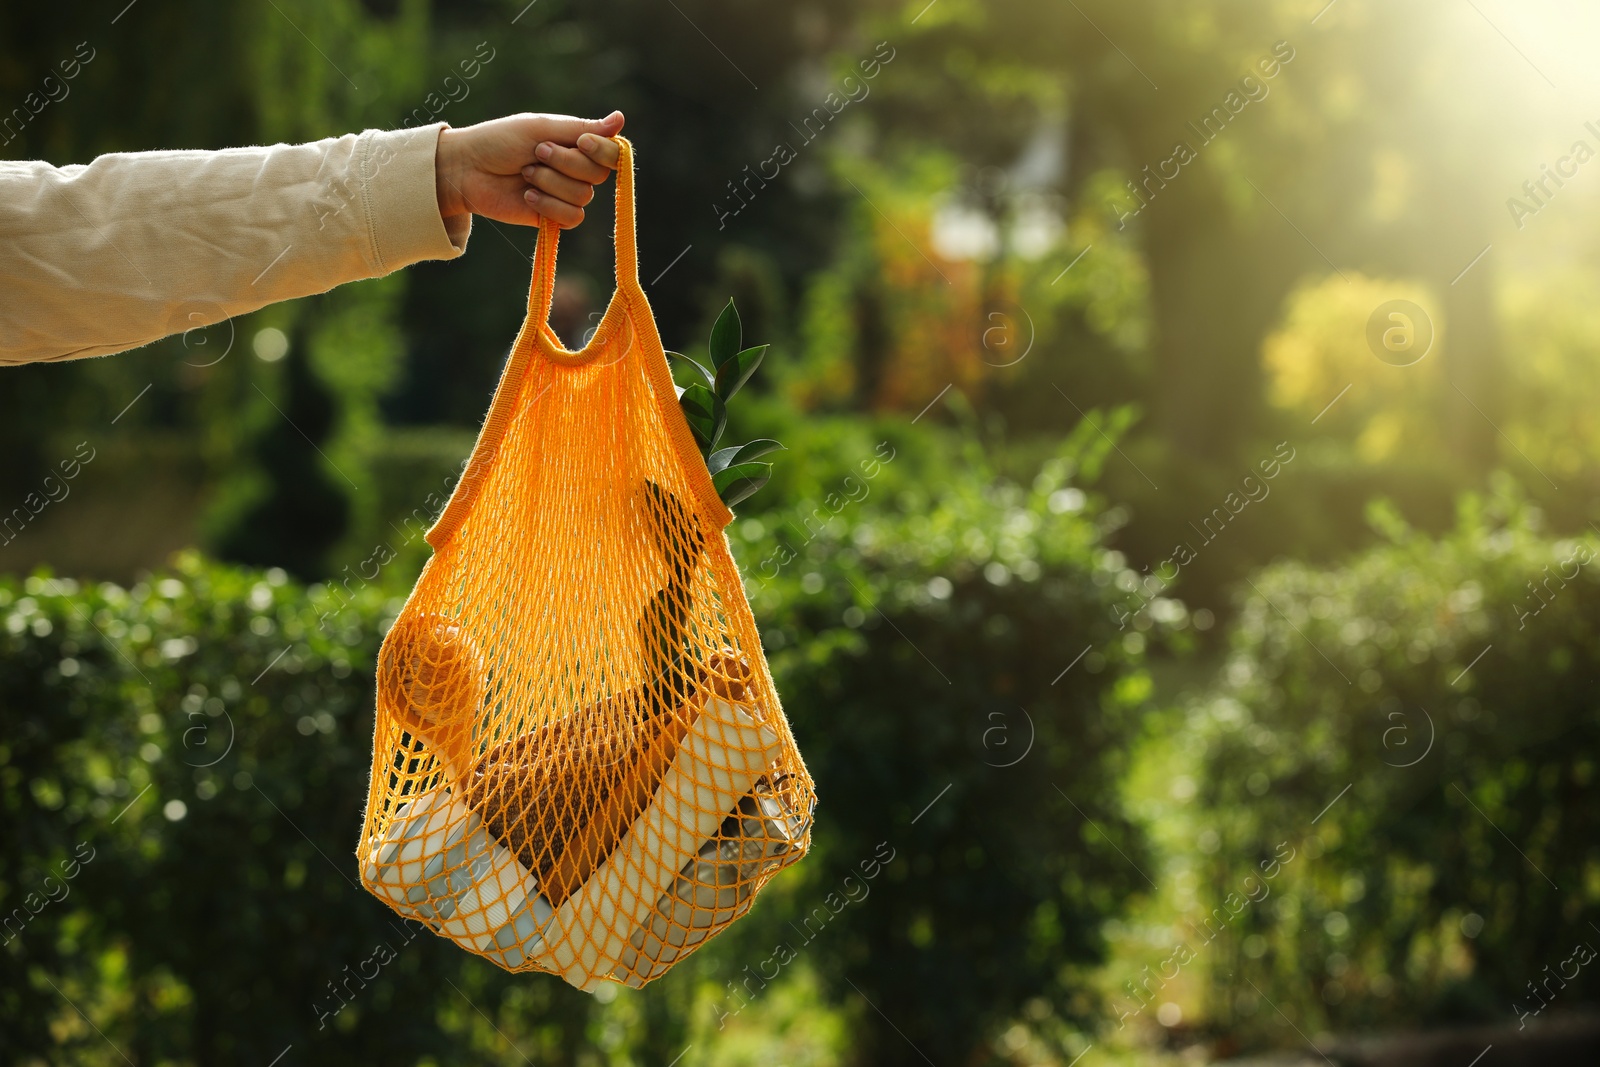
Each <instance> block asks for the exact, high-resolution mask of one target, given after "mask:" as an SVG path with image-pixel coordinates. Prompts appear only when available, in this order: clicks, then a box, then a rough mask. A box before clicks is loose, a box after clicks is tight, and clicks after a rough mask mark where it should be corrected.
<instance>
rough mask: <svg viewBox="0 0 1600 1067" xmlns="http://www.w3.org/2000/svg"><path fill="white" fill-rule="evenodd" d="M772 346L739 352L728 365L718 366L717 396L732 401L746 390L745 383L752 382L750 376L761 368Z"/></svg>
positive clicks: (721, 364) (759, 346) (762, 346)
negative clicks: (762, 360)
mask: <svg viewBox="0 0 1600 1067" xmlns="http://www.w3.org/2000/svg"><path fill="white" fill-rule="evenodd" d="M770 347H771V346H770V345H756V346H755V347H754V348H747V349H745V350H744V351H743V352H739V353H737V354H735V355H734V357H733V358H732V359H730V360H728V361H727V362H726V363H719V364H717V380H716V382H715V383H714V385H715V388H716V390H717V395H718V396H720V397H721V398H722V399H724V400H732V399H733V394H734V393H737V392H738V391H739V390H740V389H743V388H744V383H745V382H747V381H749V380H750V375H752V374H754V373H755V372H756V368H757V367H759V366H761V357H762V356H765V355H766V354H767V349H768V348H770Z"/></svg>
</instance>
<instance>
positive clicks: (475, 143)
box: [434, 111, 623, 230]
mask: <svg viewBox="0 0 1600 1067" xmlns="http://www.w3.org/2000/svg"><path fill="white" fill-rule="evenodd" d="M622 123H623V117H622V112H620V111H613V112H612V113H611V114H610V115H608V116H606V117H605V118H603V119H578V118H573V117H572V116H570V115H508V116H507V117H505V118H503V119H491V120H490V121H488V122H480V123H478V124H477V125H476V126H467V127H465V128H463V129H459V130H452V129H449V128H446V129H443V130H440V131H439V147H438V150H437V152H436V154H435V156H434V178H435V182H436V184H437V186H438V193H439V215H440V217H441V218H443V219H444V220H445V222H446V223H448V222H449V221H450V220H451V219H452V218H453V217H458V216H464V215H468V214H472V215H482V216H483V217H484V218H489V219H494V220H495V221H496V222H509V223H513V224H515V225H519V226H537V225H538V224H539V219H540V217H541V216H542V217H545V218H548V219H550V220H551V221H553V222H554V223H555V224H556V225H558V226H560V227H561V228H562V229H564V230H566V229H571V228H572V227H574V226H576V225H577V224H578V223H580V222H582V221H583V209H584V206H585V205H586V204H588V203H589V201H590V200H592V199H594V187H595V186H596V185H599V184H600V183H601V182H603V181H605V180H606V179H607V178H608V177H610V176H611V172H612V171H613V170H614V169H616V166H617V155H618V148H617V143H616V142H615V141H613V140H611V138H612V137H613V136H615V135H616V134H617V133H619V132H621V130H622Z"/></svg>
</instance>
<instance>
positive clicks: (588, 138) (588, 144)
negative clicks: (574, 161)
mask: <svg viewBox="0 0 1600 1067" xmlns="http://www.w3.org/2000/svg"><path fill="white" fill-rule="evenodd" d="M599 145H600V138H598V137H596V136H595V135H594V134H592V133H586V134H584V135H583V136H581V137H579V138H578V147H579V148H581V149H583V150H584V151H585V152H593V151H594V150H595V149H596V148H597V147H599Z"/></svg>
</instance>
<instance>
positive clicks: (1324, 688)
mask: <svg viewBox="0 0 1600 1067" xmlns="http://www.w3.org/2000/svg"><path fill="white" fill-rule="evenodd" d="M1371 518H1372V521H1373V523H1374V525H1375V526H1376V527H1378V529H1379V530H1380V531H1381V532H1382V533H1383V534H1384V535H1385V537H1386V539H1387V543H1386V544H1384V545H1383V546H1381V547H1379V548H1376V549H1373V550H1371V551H1368V552H1365V553H1363V554H1362V555H1360V556H1358V557H1356V558H1354V559H1353V560H1351V561H1349V562H1348V563H1347V564H1346V565H1344V566H1341V567H1335V568H1327V569H1317V568H1311V567H1306V566H1303V565H1298V564H1283V565H1279V566H1274V567H1271V568H1269V569H1267V570H1266V571H1264V572H1263V573H1261V574H1259V575H1258V576H1256V578H1255V579H1254V582H1253V586H1254V587H1253V589H1251V590H1250V594H1251V595H1250V596H1248V597H1247V598H1246V599H1245V601H1244V605H1243V611H1242V614H1241V616H1240V619H1239V621H1238V623H1237V625H1236V626H1235V628H1234V631H1233V634H1232V646H1231V647H1232V654H1231V658H1230V659H1229V661H1228V663H1227V665H1226V667H1225V669H1224V670H1223V672H1222V678H1221V679H1220V680H1219V682H1218V684H1217V686H1216V687H1215V689H1214V690H1213V692H1212V693H1211V694H1210V695H1209V696H1208V697H1207V698H1206V699H1205V700H1204V701H1203V702H1201V703H1200V704H1199V705H1198V706H1196V707H1195V708H1194V709H1193V711H1192V713H1191V715H1190V718H1189V723H1188V728H1187V731H1186V733H1185V735H1184V737H1183V740H1182V745H1183V746H1184V747H1185V748H1186V750H1187V753H1188V758H1189V759H1190V760H1192V761H1193V764H1194V765H1195V767H1196V770H1195V774H1196V776H1197V777H1198V778H1199V785H1198V792H1197V795H1196V796H1195V798H1194V800H1193V801H1192V802H1191V803H1192V804H1193V805H1196V806H1197V810H1195V811H1193V812H1192V818H1193V825H1194V826H1196V828H1197V829H1198V831H1199V832H1198V833H1197V834H1196V836H1195V837H1194V839H1193V843H1191V844H1190V845H1189V846H1188V847H1187V848H1186V850H1185V856H1184V860H1185V862H1186V863H1187V865H1188V866H1190V867H1191V868H1192V869H1193V870H1194V871H1195V872H1197V873H1198V875H1199V878H1198V885H1199V887H1200V889H1199V892H1198V898H1199V908H1198V910H1199V912H1200V913H1202V914H1210V913H1212V912H1213V910H1214V909H1216V908H1219V907H1223V908H1226V907H1228V905H1227V904H1225V897H1226V894H1227V893H1229V892H1232V891H1235V890H1237V889H1238V887H1239V882H1240V879H1241V878H1242V877H1244V876H1246V875H1251V874H1255V873H1257V872H1256V870H1255V868H1256V866H1257V863H1258V861H1259V860H1261V859H1263V858H1266V857H1269V856H1271V855H1272V853H1273V849H1274V846H1275V845H1276V843H1278V842H1283V841H1287V842H1289V845H1290V847H1291V849H1294V850H1297V853H1296V854H1297V856H1298V858H1297V859H1295V860H1293V861H1292V862H1289V863H1287V864H1285V865H1284V868H1283V870H1284V873H1283V875H1282V876H1281V877H1280V878H1278V879H1277V880H1276V881H1275V882H1274V883H1273V884H1272V889H1271V896H1272V899H1270V900H1263V901H1261V902H1260V903H1259V904H1255V905H1251V906H1250V913H1249V914H1248V915H1245V916H1243V917H1242V919H1241V920H1240V921H1239V922H1236V923H1232V924H1230V925H1229V930H1228V932H1227V934H1226V935H1225V936H1224V937H1222V938H1220V939H1218V940H1217V943H1216V945H1215V946H1213V954H1212V956H1211V961H1212V965H1211V968H1210V973H1211V976H1212V982H1211V1001H1212V1003H1211V1005H1210V1012H1211V1015H1212V1017H1213V1018H1214V1019H1215V1020H1216V1021H1217V1022H1218V1023H1219V1024H1221V1025H1224V1026H1236V1027H1239V1028H1241V1029H1243V1030H1245V1031H1247V1032H1248V1031H1251V1030H1255V1031H1257V1032H1258V1033H1260V1032H1263V1031H1274V1032H1276V1031H1279V1030H1280V1029H1281V1023H1280V1021H1279V1020H1278V1017H1277V1014H1276V1012H1275V1011H1274V1010H1273V1009H1272V1008H1271V1007H1268V1006H1267V1005H1266V1004H1265V1003H1263V1001H1262V995H1261V993H1262V991H1270V992H1269V993H1268V995H1270V996H1271V998H1272V1000H1273V1001H1274V1002H1275V1003H1276V1004H1277V1006H1278V1007H1279V1008H1281V1009H1282V1010H1284V1011H1285V1012H1287V1013H1288V1014H1289V1015H1290V1017H1292V1018H1295V1019H1296V1020H1299V1026H1300V1028H1301V1029H1302V1030H1303V1031H1305V1032H1307V1033H1313V1032H1316V1030H1317V1029H1320V1028H1324V1027H1326V1028H1329V1029H1336V1030H1350V1029H1355V1028H1367V1027H1376V1026H1386V1025H1400V1024H1402V1023H1408V1022H1409V1023H1414V1022H1415V1021H1416V1020H1417V1019H1422V1020H1425V1021H1434V1022H1439V1021H1444V1020H1449V1019H1468V1018H1470V1019H1485V1018H1495V1017H1508V1016H1513V1015H1516V1014H1520V1013H1522V1012H1528V1013H1530V1015H1531V1014H1534V1013H1537V1011H1538V1010H1539V1009H1540V1007H1541V1004H1543V1003H1546V1002H1549V1003H1550V1004H1551V1005H1552V1006H1553V1007H1554V1009H1555V1010H1557V1011H1563V1010H1571V1009H1575V1008H1580V1007H1583V1006H1585V1005H1591V1004H1593V1003H1594V1002H1595V1000H1596V996H1597V994H1600V970H1597V969H1595V968H1582V967H1580V968H1579V973H1578V974H1577V975H1576V976H1575V977H1574V976H1573V975H1572V974H1571V973H1570V971H1571V970H1572V968H1571V967H1570V966H1567V967H1565V968H1563V963H1564V961H1567V960H1569V959H1570V958H1571V957H1572V954H1573V950H1574V946H1575V944H1577V943H1579V942H1587V943H1589V944H1596V943H1600V935H1597V934H1596V932H1595V928H1594V926H1592V925H1591V924H1592V923H1594V922H1597V921H1600V888H1597V886H1600V882H1597V878H1596V876H1597V872H1600V851H1597V844H1596V842H1597V841H1600V806H1597V805H1596V804H1595V803H1594V796H1595V793H1594V789H1595V774H1596V767H1597V763H1600V699H1597V697H1596V691H1595V679H1596V677H1597V675H1600V568H1597V566H1596V565H1595V563H1594V561H1595V559H1596V556H1597V555H1600V540H1597V539H1596V538H1594V537H1592V536H1587V535H1586V536H1584V537H1582V538H1575V539H1551V538H1549V537H1547V536H1544V535H1542V534H1541V533H1540V530H1539V517H1538V514H1537V512H1535V511H1533V510H1532V509H1530V508H1528V507H1527V506H1526V505H1525V504H1523V503H1522V502H1520V500H1519V499H1517V497H1516V496H1515V495H1513V494H1511V493H1510V491H1509V489H1507V488H1506V487H1505V486H1502V487H1501V490H1500V495H1499V496H1497V497H1496V498H1494V499H1492V500H1485V499H1482V498H1475V497H1474V498H1468V499H1467V500H1466V501H1465V502H1464V503H1463V505H1462V507H1461V509H1460V516H1459V521H1458V523H1457V526H1456V528H1455V530H1454V531H1453V532H1452V533H1450V534H1448V535H1447V536H1445V537H1442V538H1440V539H1437V540H1435V539H1433V538H1429V537H1425V536H1423V535H1421V534H1418V533H1416V532H1414V531H1412V530H1410V529H1408V528H1406V527H1405V526H1404V525H1403V524H1402V523H1401V522H1400V520H1399V519H1398V518H1397V517H1396V515H1395V514H1394V512H1393V511H1392V510H1391V509H1388V508H1385V507H1378V508H1375V509H1374V510H1373V511H1372V513H1371ZM1324 809H1326V810H1324ZM1561 970H1565V971H1567V972H1569V973H1567V975H1566V979H1565V980H1557V981H1556V982H1554V983H1552V984H1550V985H1549V986H1548V992H1544V994H1543V996H1542V997H1540V998H1536V997H1535V996H1534V995H1533V993H1532V992H1531V990H1530V986H1529V983H1530V982H1531V983H1533V986H1534V987H1536V988H1539V989H1540V990H1541V991H1544V990H1545V986H1544V983H1545V981H1546V980H1547V979H1548V977H1549V976H1550V974H1551V973H1552V972H1555V971H1561ZM1230 972H1231V976H1230ZM1247 983H1253V985H1254V988H1252V986H1251V984H1247Z"/></svg>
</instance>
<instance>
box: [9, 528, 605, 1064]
mask: <svg viewBox="0 0 1600 1067" xmlns="http://www.w3.org/2000/svg"><path fill="white" fill-rule="evenodd" d="M398 608H399V601H398V600H396V599H392V598H390V597H388V596H386V595H385V594H384V593H382V592H381V591H379V590H378V588H377V587H375V586H368V587H364V588H358V589H356V590H355V591H354V592H346V591H345V590H344V589H342V588H340V587H317V586H313V587H311V588H309V589H307V588H303V587H300V586H296V585H294V584H293V583H291V582H289V581H288V580H287V579H286V576H285V575H284V573H283V572H282V571H268V572H266V573H265V574H262V573H257V572H249V571H243V570H237V569H233V568H228V567H221V566H216V565H212V564H207V563H203V562H202V561H200V560H199V559H198V558H197V557H195V556H189V557H186V558H185V559H184V560H182V561H181V562H180V563H179V565H178V569H177V570H176V571H175V572H172V573H168V574H164V575H160V576H157V577H154V578H151V579H150V580H148V581H145V582H141V583H139V584H137V585H135V586H133V587H132V588H128V589H123V588H119V587H116V586H112V585H109V584H108V585H99V586H79V585H78V584H77V583H74V582H71V581H68V580H55V579H52V578H49V577H47V576H42V575H41V576H36V577H32V578H29V579H27V580H26V581H15V580H6V581H5V582H3V583H0V707H3V708H4V709H5V721H6V724H7V729H6V735H5V737H4V739H3V743H0V810H3V818H4V820H5V823H6V826H7V828H8V829H7V832H6V833H5V834H4V835H0V885H3V886H4V894H3V901H4V906H5V909H6V913H7V915H8V916H12V917H15V916H18V914H19V913H18V910H17V909H24V910H23V912H22V915H27V914H28V912H29V911H30V910H37V914H36V915H32V916H31V918H27V919H26V920H19V921H21V922H22V925H21V928H20V931H17V930H16V929H15V926H16V925H17V924H16V923H14V924H13V926H11V927H7V929H6V932H5V936H6V941H5V944H4V945H3V947H0V1017H4V1018H5V1019H6V1028H5V1037H4V1045H5V1050H6V1052H5V1058H7V1059H8V1060H15V1059H18V1058H22V1059H27V1058H28V1057H30V1056H36V1057H47V1058H50V1059H57V1058H65V1059H67V1060H70V1061H71V1062H85V1063H89V1062H94V1063H98V1062H108V1063H109V1062H120V1061H119V1060H117V1058H116V1057H115V1056H114V1055H111V1054H110V1052H109V1050H108V1049H107V1048H106V1044H105V1043H106V1041H107V1040H109V1041H110V1042H112V1043H114V1044H115V1045H116V1046H117V1047H118V1048H119V1049H121V1050H123V1051H125V1052H126V1053H127V1054H128V1055H129V1056H130V1057H132V1058H133V1060H134V1061H136V1062H140V1063H153V1062H171V1061H188V1062H202V1063H204V1062H238V1061H241V1060H245V1059H255V1058H261V1057H262V1055H263V1050H266V1049H269V1048H270V1050H271V1051H270V1052H267V1053H265V1055H266V1056H267V1057H268V1058H270V1056H271V1055H275V1054H276V1053H277V1051H278V1050H281V1049H282V1048H283V1047H284V1046H286V1045H288V1044H291V1043H292V1044H293V1045H294V1046H295V1052H294V1056H295V1057H296V1060H297V1062H302V1063H330V1064H333V1063H352V1062H389V1063H398V1062H416V1061H417V1060H418V1059H420V1058H423V1057H431V1058H432V1061H433V1062H435V1063H440V1064H445V1063H476V1062H482V1058H481V1057H482V1054H483V1052H484V1051H486V1050H487V1049H489V1048H495V1049H496V1050H497V1051H498V1050H499V1049H501V1048H503V1041H504V1039H503V1038H499V1037H497V1036H496V1034H495V1032H494V1030H493V1026H492V1025H491V1024H489V1023H486V1022H485V1021H484V1019H483V1018H482V1017H480V1016H479V1015H478V1014H477V1013H476V1010H475V1009H481V1010H482V1011H483V1012H485V1013H486V1014H487V1016H488V1018H489V1019H490V1020H493V1023H494V1024H498V1026H499V1027H500V1028H501V1029H502V1030H506V1031H507V1032H509V1033H512V1034H514V1035H515V1040H516V1041H517V1043H518V1045H519V1046H520V1047H521V1048H522V1049H523V1050H524V1051H525V1052H526V1053H527V1054H528V1055H532V1056H536V1057H537V1058H538V1060H539V1062H541V1063H569V1064H570V1063H574V1062H576V1061H577V1060H578V1059H579V1058H580V1057H581V1056H582V1054H583V1053H582V1050H583V1049H584V1048H585V1047H586V1046H587V1041H586V1039H585V1036H584V1027H585V1023H586V1019H587V1016H588V1007H587V1006H588V1005H589V1004H591V1003H592V1000H591V998H588V997H586V996H583V995H582V994H579V993H577V992H576V991H574V990H571V989H568V988H566V987H564V986H562V985H561V984H560V983H555V982H550V983H542V984H539V985H537V986H536V987H532V988H530V987H529V986H528V985H527V984H526V983H525V982H522V981H518V980H514V979H512V978H510V977H509V976H506V975H504V974H502V973H500V972H498V971H496V970H495V969H494V968H492V967H489V966H486V965H484V964H483V963H482V962H481V961H478V960H474V959H471V958H470V957H467V956H465V955H464V954H462V953H461V952H460V951H459V950H457V949H455V948H454V947H453V946H451V945H449V944H448V943H447V942H444V941H443V940H441V939H439V938H437V937H435V936H433V935H432V934H431V933H429V932H427V931H425V930H422V929H421V928H420V927H418V926H416V925H414V924H408V923H405V922H403V921H401V920H399V919H397V918H396V917H395V916H394V915H393V913H392V912H390V911H389V909H387V908H386V907H384V906H383V905H382V904H381V903H379V902H378V901H377V900H376V899H373V898H372V897H370V895H369V894H367V893H366V892H364V891H363V890H361V889H360V887H359V885H358V884H357V882H356V880H355V869H354V860H353V859H352V858H351V857H352V853H353V851H354V847H355V841H354V838H353V836H352V834H353V831H354V830H355V829H356V828H357V827H358V826H359V819H360V812H361V809H362V805H363V803H364V802H365V792H366V781H367V776H368V773H369V770H370V767H371V753H370V746H371V738H372V714H373V712H372V707H373V698H372V669H373V666H372V665H373V660H374V657H375V654H376V651H377V644H378V639H379V635H380V633H381V631H382V628H383V627H384V626H385V625H386V624H387V622H388V620H389V619H391V618H392V616H393V613H394V612H396V611H398ZM80 845H83V846H86V852H87V854H88V855H90V856H91V858H90V859H89V860H88V862H84V863H82V864H81V868H80V869H79V870H77V871H75V872H74V874H75V877H72V878H70V879H69V880H66V881H65V886H66V890H67V891H66V892H65V893H62V892H61V890H60V888H59V887H60V885H61V884H62V882H61V881H60V872H62V871H63V870H64V867H63V864H65V863H66V862H67V861H68V860H70V859H72V858H73V856H74V853H75V850H77V849H78V848H79V846H80ZM85 854H86V853H85V852H78V853H77V856H78V858H79V859H80V860H81V859H82V858H83V856H84V855H85ZM66 869H70V868H66ZM52 875H54V876H55V880H54V881H49V880H47V879H50V878H51V876H52ZM28 894H37V895H38V897H45V896H46V895H47V894H53V895H55V896H57V897H58V898H59V899H57V900H56V901H54V902H49V903H46V904H45V905H44V906H43V907H39V905H38V903H37V898H36V897H32V896H29V895H28ZM379 944H386V945H388V946H389V947H390V949H391V950H392V951H393V952H394V954H395V958H394V960H393V961H392V962H390V963H388V964H387V965H385V966H383V967H382V969H381V971H379V973H378V976H377V977H376V978H370V976H371V973H372V967H373V964H372V963H370V962H368V961H370V960H371V959H372V957H373V955H374V951H375V947H376V946H377V945H379ZM362 971H365V972H366V973H367V975H368V976H369V979H370V980H368V981H363V980H362V979H361V978H360V977H359V973H360V972H362ZM352 975H357V976H358V977H356V978H352V977H351V976H352ZM444 979H449V981H450V982H453V983H454V984H455V986H457V987H459V989H460V992H459V993H458V992H456V991H455V990H453V989H452V988H451V986H450V985H449V984H447V983H446V982H445V981H444ZM346 982H348V983H349V984H348V985H345V984H344V983H346ZM330 983H332V984H331V985H330ZM336 987H337V988H339V989H340V991H341V993H342V996H338V997H336V996H335V992H334V989H335V988H336ZM441 989H442V990H443V992H442V993H441ZM58 990H59V992H58ZM67 998H70V999H71V1003H72V1005H76V1009H81V1010H82V1011H83V1012H84V1013H85V1014H86V1015H87V1017H88V1019H89V1021H90V1023H92V1024H93V1028H91V1026H90V1024H89V1023H86V1022H84V1021H83V1020H82V1019H81V1018H80V1017H78V1016H77V1014H76V1010H75V1008H74V1007H73V1006H71V1005H69V1004H68V1002H67ZM467 998H470V1001H471V1004H470V1005H469V1004H468V1003H467ZM346 1000H348V1002H349V1003H348V1004H347V1005H346V1006H344V1007H343V1008H342V1010H337V1011H336V1009H339V1008H340V1005H341V1004H342V1003H343V1002H344V1001H346ZM513 1015H514V1018H515V1021H512V1016H513ZM324 1016H326V1018H325V1019H324ZM319 1023H320V1024H322V1025H319ZM95 1028H97V1029H98V1030H99V1031H100V1033H96V1029H95ZM508 1028H509V1029H508ZM102 1033H103V1034H104V1037H102V1036H101V1034H102Z"/></svg>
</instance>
